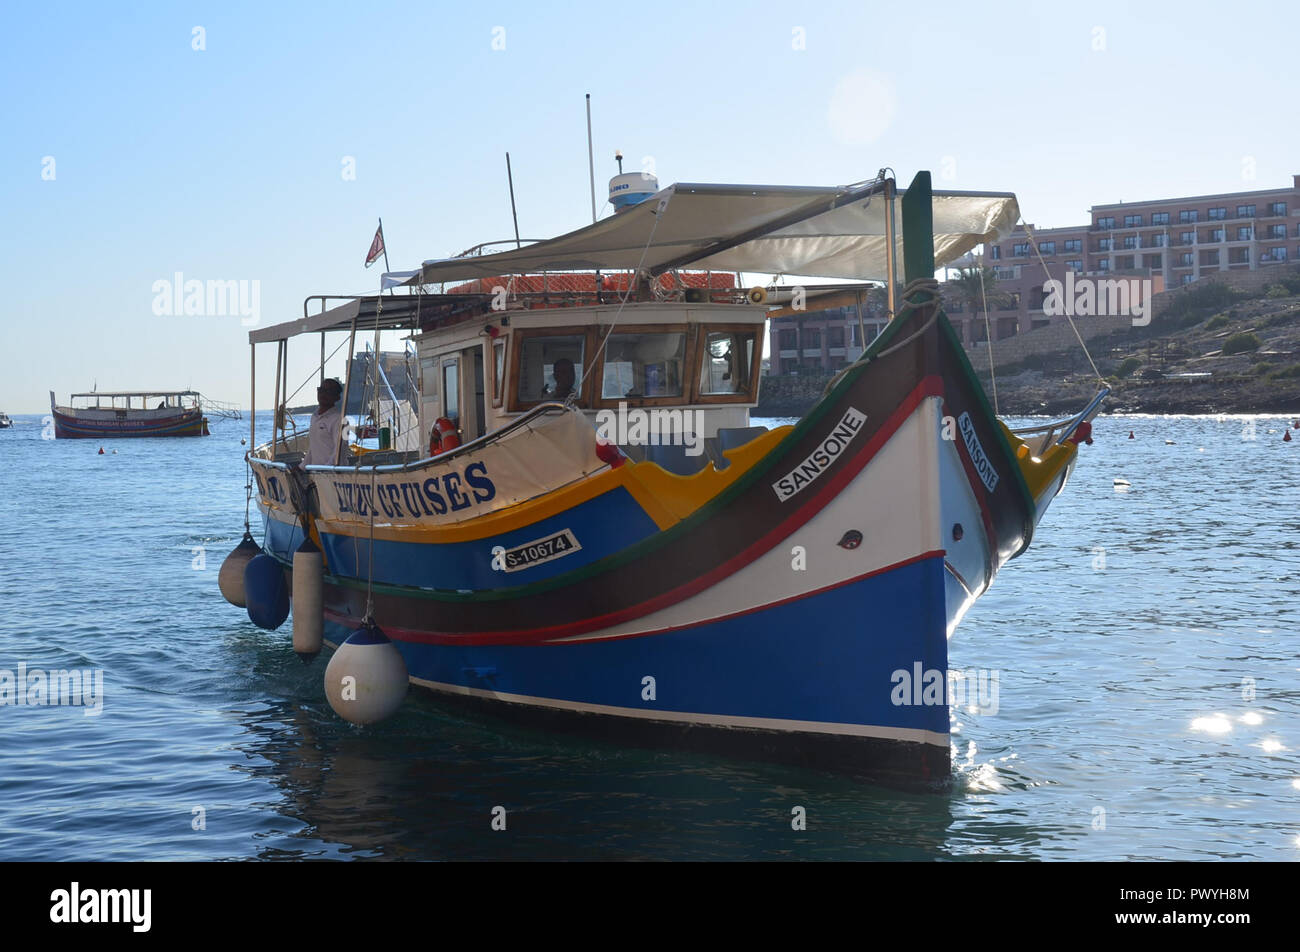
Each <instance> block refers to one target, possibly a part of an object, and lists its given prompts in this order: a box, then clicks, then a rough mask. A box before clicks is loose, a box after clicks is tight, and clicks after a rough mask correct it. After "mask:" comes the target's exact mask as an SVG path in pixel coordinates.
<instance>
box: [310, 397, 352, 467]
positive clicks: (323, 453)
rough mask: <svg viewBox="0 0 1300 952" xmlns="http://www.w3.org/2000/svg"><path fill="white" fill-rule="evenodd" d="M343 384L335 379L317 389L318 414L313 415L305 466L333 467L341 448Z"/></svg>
mask: <svg viewBox="0 0 1300 952" xmlns="http://www.w3.org/2000/svg"><path fill="white" fill-rule="evenodd" d="M342 396H343V384H341V383H339V382H338V381H337V380H335V379H334V378H333V377H331V378H329V379H328V380H326V381H325V382H324V383H322V384H321V385H320V386H319V387H317V388H316V402H317V404H318V406H317V408H316V412H315V413H313V414H312V415H311V429H310V431H309V432H310V434H311V435H310V437H309V438H308V442H307V455H306V457H305V458H304V459H303V461H302V462H303V465H304V466H309V465H316V466H333V465H334V461H335V457H336V455H337V453H338V447H339V428H340V426H341V424H342V422H343V408H342V407H341V406H339V399H340V398H341V397H342Z"/></svg>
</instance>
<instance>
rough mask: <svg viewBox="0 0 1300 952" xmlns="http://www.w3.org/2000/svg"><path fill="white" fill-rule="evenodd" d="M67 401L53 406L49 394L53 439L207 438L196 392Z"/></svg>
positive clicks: (91, 396)
mask: <svg viewBox="0 0 1300 952" xmlns="http://www.w3.org/2000/svg"><path fill="white" fill-rule="evenodd" d="M70 399H71V400H72V403H73V405H71V406H57V405H55V402H54V391H53V390H51V391H50V413H52V414H53V416H54V435H55V437H56V438H57V439H61V440H69V439H113V438H120V437H140V436H207V435H208V418H207V417H205V416H204V415H203V395H202V394H200V393H199V392H198V391H196V390H129V391H119V392H104V391H98V392H92V393H74V394H72V396H71V398H70ZM78 403H80V404H81V405H76V404H78Z"/></svg>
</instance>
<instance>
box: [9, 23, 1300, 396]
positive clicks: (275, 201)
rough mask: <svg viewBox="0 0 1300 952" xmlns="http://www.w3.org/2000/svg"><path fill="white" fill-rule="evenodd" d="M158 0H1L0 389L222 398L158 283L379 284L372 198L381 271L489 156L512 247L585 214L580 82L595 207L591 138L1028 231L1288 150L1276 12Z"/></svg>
mask: <svg viewBox="0 0 1300 952" xmlns="http://www.w3.org/2000/svg"><path fill="white" fill-rule="evenodd" d="M171 6H172V5H164V4H145V5H142V6H141V7H140V8H135V7H134V5H124V4H110V5H99V4H95V5H91V4H57V3H42V4H34V3H33V4H21V5H12V4H11V5H9V6H8V7H7V8H6V11H5V16H4V19H5V24H4V29H3V32H2V33H0V76H2V77H3V83H2V84H0V88H2V89H3V91H4V94H3V96H0V143H2V145H0V183H3V184H2V185H0V209H3V224H4V227H3V228H0V279H3V288H4V293H5V301H4V305H3V312H2V313H3V318H2V319H0V320H3V328H2V329H3V334H2V335H0V353H3V354H4V364H3V374H2V375H0V409H3V410H7V411H9V412H10V413H22V412H40V411H42V410H43V409H45V407H46V406H47V405H48V401H47V396H46V393H47V391H48V390H51V389H53V390H55V391H57V392H58V393H59V395H60V397H61V398H63V397H65V395H66V394H67V393H68V392H69V391H73V390H84V389H89V388H90V386H91V384H92V382H96V381H97V382H98V385H99V387H100V389H133V388H137V387H147V386H153V387H175V388H180V387H186V386H193V387H194V388H196V389H199V390H202V391H203V392H204V393H206V394H208V395H209V396H212V397H215V398H217V399H223V400H232V401H239V402H240V403H241V404H246V403H247V392H248V379H247V378H248V344H247V328H246V327H243V326H241V325H240V320H239V318H238V317H218V316H203V317H183V316H157V315H155V314H154V313H153V309H152V305H153V302H154V291H153V285H154V282H155V281H159V280H164V279H167V280H170V279H171V278H172V276H173V274H174V273H175V272H178V271H179V272H182V273H183V274H184V276H185V277H186V279H199V280H210V279H211V280H237V281H239V280H242V281H254V280H255V281H258V282H260V311H261V323H262V324H263V325H265V324H270V323H276V322H279V321H281V320H288V319H290V318H293V317H294V316H296V315H299V314H301V308H302V300H303V298H304V297H305V296H306V295H308V294H312V293H319V292H356V291H362V290H366V289H369V288H373V287H374V286H375V283H376V281H377V280H378V271H379V269H378V268H373V269H371V270H370V271H366V270H365V269H364V268H363V267H362V263H363V259H364V256H365V252H366V249H367V247H368V246H369V243H370V239H371V237H372V235H373V233H374V229H375V220H376V218H377V217H380V216H382V217H383V219H384V230H385V234H386V237H387V239H388V247H389V255H390V259H391V264H392V267H393V268H394V269H402V268H412V267H415V266H416V265H417V264H418V263H419V262H420V261H421V260H423V259H426V258H432V257H441V256H445V255H448V254H453V253H456V252H458V251H461V250H463V249H464V248H467V247H469V246H471V245H473V244H476V243H478V242H481V241H487V240H493V239H499V238H506V237H508V236H509V235H510V234H511V230H512V226H511V221H510V203H509V197H508V193H507V190H506V179H505V168H504V164H505V163H504V153H505V152H506V151H507V150H509V151H510V153H511V156H512V160H513V163H514V176H515V191H516V195H517V197H518V204H519V224H520V229H521V231H522V232H523V234H524V236H525V237H548V236H551V235H555V234H559V233H561V232H564V231H567V230H569V229H571V228H574V227H578V226H581V225H582V224H584V223H585V222H587V221H589V219H590V201H589V191H588V179H587V154H586V152H587V140H586V124H585V112H584V102H583V94H584V93H586V92H590V93H591V94H592V98H593V118H594V124H595V146H596V164H597V196H598V201H599V200H601V199H602V198H603V195H604V193H605V182H606V181H607V179H608V178H609V176H610V175H612V174H613V173H614V172H615V168H614V164H613V161H612V155H613V151H614V149H615V148H621V149H622V150H623V152H624V155H625V156H626V157H627V158H628V160H629V161H630V162H631V163H632V166H633V167H639V164H640V161H641V157H643V156H652V157H653V158H654V162H655V167H656V171H657V173H658V175H659V178H660V182H661V183H662V184H665V185H666V184H669V183H671V182H674V181H697V182H698V181H704V182H708V181H719V182H752V183H782V184H809V185H831V184H844V183H847V182H851V181H856V180H860V179H864V178H869V177H870V176H871V175H873V174H874V173H875V171H876V170H877V169H878V168H880V167H882V166H886V165H887V166H891V167H893V168H894V169H896V170H897V172H898V174H899V177H900V180H902V181H906V180H907V179H910V177H911V176H912V174H913V173H914V172H915V171H916V170H918V169H922V168H929V169H931V170H933V171H934V173H935V181H936V185H937V186H938V187H948V188H960V189H985V190H1009V191H1014V192H1016V193H1017V194H1018V196H1019V197H1020V203H1021V208H1022V210H1023V212H1024V214H1025V216H1026V218H1027V219H1028V220H1030V221H1032V222H1034V223H1035V224H1037V225H1039V226H1053V225H1067V224H1073V223H1078V222H1082V221H1084V220H1085V215H1086V211H1087V208H1088V207H1089V205H1091V204H1094V203H1103V202H1113V201H1119V200H1137V199H1145V198H1158V197H1165V196H1177V195H1184V194H1201V193H1206V192H1217V191H1228V190H1237V189H1247V188H1266V187H1275V186H1280V185H1284V184H1289V182H1290V177H1291V175H1292V174H1293V173H1296V172H1300V124H1297V123H1296V122H1295V121H1294V116H1291V118H1290V119H1288V118H1287V116H1288V113H1287V109H1286V108H1285V104H1287V103H1290V104H1291V105H1292V107H1293V106H1294V101H1295V95H1296V90H1297V89H1300V67H1298V66H1297V65H1296V59H1295V50H1294V49H1293V47H1294V46H1295V43H1296V42H1297V38H1298V37H1300V13H1297V7H1296V5H1295V4H1294V3H1250V4H1239V5H1232V4H1225V3H1222V2H1215V3H1210V2H1195V0H1194V2H1176V3H1140V4H1131V3H1128V2H1121V3H1109V2H1095V3H1089V4H1071V5H1069V6H1068V7H1066V6H1063V5H1058V4H1043V5H1041V6H1039V5H1029V4H1023V3H1014V4H1005V5H1004V4H996V3H993V4H988V3H985V4H979V3H930V4H923V5H917V6H914V7H908V6H906V5H902V6H899V7H895V8H893V9H890V10H886V8H883V7H876V6H873V7H870V8H869V7H868V6H867V5H866V4H863V3H860V2H854V3H845V4H842V5H839V4H813V3H794V2H789V0H782V2H761V0H760V2H757V3H741V4H734V5H733V4H723V3H662V4H649V5H633V6H629V5H627V4H612V3H606V4H593V3H582V4H576V5H573V6H571V7H569V8H568V9H566V10H564V11H563V12H559V10H558V9H557V8H555V7H553V6H552V5H549V4H533V3H527V4H524V3H520V4H491V3H481V4H472V5H471V4H433V3H427V2H423V3H411V4H381V3H357V2H352V3H310V4H307V3H302V4H289V5H285V6H283V7H282V6H281V5H280V4H267V3H264V2H258V3H243V2H222V3H210V4H207V3H205V4H195V5H192V6H189V7H188V8H184V9H183V10H182V8H181V5H176V9H172V8H171ZM195 27H201V28H202V33H201V40H202V45H203V46H204V47H205V48H204V49H201V50H196V49H194V46H195V45H196V42H197V38H196V36H195V33H194V28H195ZM498 27H500V28H503V30H504V33H502V32H501V31H499V30H496V29H495V28H498ZM800 30H801V31H802V33H800V32H798V31H800ZM1098 30H1100V31H1104V32H1101V33H1099V32H1098ZM494 39H495V40H496V41H497V44H498V45H500V42H501V40H502V39H503V40H504V47H505V48H504V49H499V50H498V49H494V48H493V43H494ZM800 41H802V45H803V47H804V48H802V49H798V48H796V47H797V46H799V45H800ZM47 156H48V157H52V158H53V160H54V161H53V167H52V171H53V178H49V177H48V176H49V172H50V170H51V167H50V163H49V162H48V161H47V159H46V157H47ZM349 156H351V157H353V158H354V159H355V179H354V180H348V179H346V178H345V177H344V175H343V174H342V173H343V171H344V161H345V157H349ZM1247 157H1249V159H1250V160H1252V161H1253V170H1254V175H1255V177H1254V179H1253V180H1247V179H1246V178H1245V177H1244V176H1243V160H1244V159H1246V158H1247ZM608 213H609V209H608V206H605V209H604V212H603V213H602V214H608ZM316 353H317V352H316V345H315V344H307V343H304V344H302V345H301V346H300V348H299V353H298V359H297V360H296V361H295V367H294V383H295V384H296V383H297V382H298V380H300V379H302V377H304V376H306V375H307V374H308V373H309V372H310V369H311V361H312V360H313V359H314V358H315V355H316ZM271 355H272V350H271V348H263V349H260V353H259V358H260V359H259V367H261V368H265V370H266V372H265V374H262V373H259V382H258V390H259V395H268V396H269V393H270V389H271V367H272V357H271ZM332 369H335V370H337V369H341V365H336V367H334V368H332ZM310 389H311V388H308V390H309V391H310ZM303 402H307V401H303ZM259 403H263V404H264V403H265V401H264V400H259Z"/></svg>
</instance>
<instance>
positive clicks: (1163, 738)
mask: <svg viewBox="0 0 1300 952" xmlns="http://www.w3.org/2000/svg"><path fill="white" fill-rule="evenodd" d="M1255 419H1256V435H1257V437H1258V438H1257V439H1255V440H1253V441H1250V440H1243V439H1242V432H1243V426H1244V423H1243V418H1232V417H1230V418H1223V419H1216V418H1212V417H1125V418H1109V419H1106V418H1103V419H1102V420H1101V421H1100V422H1099V423H1098V424H1097V426H1096V437H1097V442H1096V444H1095V445H1094V446H1092V447H1085V448H1084V452H1083V459H1082V461H1081V463H1080V465H1079V467H1078V469H1077V470H1076V472H1075V475H1074V478H1073V479H1072V481H1071V483H1070V485H1069V486H1068V487H1067V489H1066V492H1065V493H1064V494H1063V495H1062V496H1061V497H1060V498H1058V499H1057V501H1056V503H1055V504H1054V506H1053V508H1052V510H1051V512H1050V513H1049V514H1048V516H1047V519H1046V520H1045V522H1044V524H1043V525H1042V526H1041V527H1040V530H1039V537H1038V538H1037V539H1036V540H1035V543H1034V546H1033V547H1032V548H1031V549H1030V550H1029V552H1028V553H1026V554H1025V555H1024V556H1023V557H1021V558H1020V559H1019V560H1017V561H1015V562H1013V563H1012V564H1011V565H1010V566H1008V567H1007V569H1006V570H1004V572H1003V573H1002V574H1001V576H999V578H998V580H997V581H996V583H995V584H994V586H993V588H992V590H991V591H990V592H989V593H988V594H987V595H986V596H984V598H982V599H981V600H980V601H979V602H978V603H977V605H976V606H975V608H974V609H973V610H972V612H971V613H970V615H968V616H967V618H966V619H965V621H964V622H963V624H962V626H961V628H960V629H959V630H958V632H957V634H956V636H955V637H954V639H953V641H952V645H951V666H952V667H953V668H959V669H970V668H982V669H989V670H995V671H996V672H997V673H998V685H999V697H998V706H997V710H996V713H987V714H980V713H970V712H968V711H966V710H960V711H955V712H954V719H955V721H956V724H957V727H958V731H959V732H958V733H957V734H956V735H955V742H956V748H957V751H958V755H959V756H958V757H957V765H958V766H957V776H956V782H955V783H954V785H953V788H952V790H951V791H949V792H947V793H898V792H895V791H891V790H885V789H881V788H877V787H873V786H869V785H865V784H862V783H859V782H855V781H851V780H847V779H843V778H838V777H834V776H827V775H823V774H819V773H813V772H806V771H800V770H794V769H791V768H782V767H773V766H768V765H763V764H752V763H741V762H730V761H725V760H719V759H714V758H708V757H703V756H689V755H680V754H676V753H661V752H645V751H628V750H620V749H617V748H615V747H611V746H602V745H600V744H595V743H589V742H583V741H575V740H571V739H555V738H551V737H548V736H545V735H538V734H532V733H528V732H526V731H522V730H518V729H507V728H502V727H501V726H500V725H498V724H496V723H489V722H486V721H475V720H468V719H462V718H458V717H455V716H449V715H448V714H446V713H444V712H443V711H441V710H440V709H439V708H437V707H436V706H435V705H434V704H433V703H432V702H430V701H429V700H427V699H426V698H425V697H423V696H422V695H419V694H412V695H411V696H410V697H408V700H407V702H406V704H405V706H404V708H403V709H402V711H401V712H400V713H399V714H398V715H397V716H396V717H394V718H393V719H392V720H390V721H388V722H386V723H384V724H382V725H379V726H377V727H371V728H366V729H362V728H355V727H351V726H349V725H346V724H344V723H343V722H341V721H340V720H338V719H337V718H336V717H335V716H334V715H333V713H332V712H331V711H330V709H329V707H328V704H327V703H326V701H325V699H324V694H323V691H322V687H321V679H322V675H323V673H324V669H325V665H326V663H327V658H326V657H325V656H322V657H321V658H318V659H317V660H316V661H315V662H313V663H312V664H311V665H303V664H302V663H301V662H299V661H298V659H297V658H296V657H295V656H294V654H293V653H292V651H290V649H289V646H288V640H289V629H288V626H286V627H285V628H283V629H282V630H281V631H279V632H275V633H269V632H263V631H261V630H259V629H257V628H255V627H254V626H253V625H252V624H251V623H250V622H249V621H248V620H247V617H246V616H245V614H244V613H243V611H242V610H240V609H236V608H233V607H231V606H230V605H228V604H226V602H225V601H224V600H223V599H222V597H221V595H220V594H219V592H218V590H217V584H216V577H217V570H218V569H219V568H220V565H221V561H222V559H223V558H224V557H225V555H226V553H227V552H228V551H229V550H230V549H231V548H233V547H234V545H235V544H236V542H237V541H238V539H239V535H240V532H241V530H242V522H243V512H244V495H243V475H244V471H243V465H242V451H243V448H242V447H240V445H239V440H240V437H241V436H244V435H246V433H247V425H246V423H245V424H240V423H230V422H222V423H217V424H214V425H213V428H212V433H213V435H212V437H211V438H209V439H187V440H135V441H108V442H106V443H105V448H106V449H107V450H109V451H110V452H109V454H108V455H105V456H98V455H97V454H96V450H97V449H98V445H97V444H94V443H91V442H87V441H62V440H60V441H54V440H43V439H42V438H41V431H42V428H41V425H40V422H39V420H40V418H39V417H19V418H16V420H17V426H16V427H15V428H14V429H12V430H8V431H0V454H2V456H3V460H4V466H5V469H6V471H7V473H8V478H7V480H6V487H5V491H4V492H3V493H2V494H0V526H2V528H0V604H3V606H4V608H5V613H6V617H5V619H4V625H3V633H2V634H0V669H8V670H11V671H12V670H16V669H17V666H18V664H19V663H20V662H25V663H26V664H27V665H28V666H29V668H32V669H35V668H41V669H59V668H73V667H78V668H87V667H96V668H102V669H103V672H104V679H105V684H104V691H105V697H104V701H103V710H102V713H101V714H100V715H98V716H86V715H85V713H84V711H83V709H81V708H78V707H3V708H0V778H3V780H2V781H0V782H2V783H3V789H4V793H5V795H4V796H3V797H2V798H0V859H5V860H14V859H115V860H144V859H159V860H177V859H217V858H223V859H224V858H266V859H279V858H300V857H354V856H355V857H383V858H406V859H471V858H472V859H494V858H498V859H506V858H534V859H540V858H582V859H750V858H756V859H791V858H814V859H918V860H925V859H964V858H1022V859H1030V858H1036V859H1108V860H1110V859H1126V858H1132V859H1153V860H1154V859H1168V860H1188V859H1207V858H1223V859H1274V860H1276V859H1282V860H1290V859H1296V858H1300V809H1297V806H1300V759H1298V757H1297V750H1300V488H1298V486H1300V478H1298V477H1300V434H1297V440H1296V441H1293V442H1291V443H1282V442H1281V441H1280V440H1281V433H1282V427H1283V423H1282V421H1281V420H1280V418H1276V417H1272V418H1269V417H1259V418H1255ZM264 426H265V424H263V423H261V422H259V431H260V432H263V433H265V432H266V429H265V428H264ZM1130 429H1132V430H1134V431H1135V432H1136V434H1137V437H1138V438H1137V439H1135V440H1132V441H1130V440H1127V439H1126V437H1127V436H1128V432H1129V430H1130ZM1165 440H1173V441H1174V445H1166V443H1165ZM111 450H116V451H117V452H116V454H113V453H112V452H111ZM1117 477H1122V478H1124V479H1127V480H1129V481H1130V482H1131V484H1132V485H1131V487H1129V488H1128V491H1126V492H1118V491H1116V489H1115V487H1114V485H1113V481H1114V479H1115V478H1117ZM1103 550H1104V551H1103ZM201 555H202V556H204V557H205V561H206V564H205V565H204V564H203V562H202V561H200V556H201ZM1103 559H1104V563H1103ZM498 805H500V806H504V807H505V808H506V810H507V829H506V830H505V831H504V832H499V831H493V830H492V829H491V825H490V824H491V819H492V809H493V807H495V806H498ZM795 806H802V807H804V808H805V810H806V811H807V830H806V831H804V832H794V831H792V830H791V823H790V820H791V810H792V808H793V807H795ZM196 808H202V814H201V816H202V819H203V821H204V823H205V828H204V829H198V830H196V829H194V828H193V827H194V825H195V822H196V821H195V817H196V816H198V815H199V814H196V812H195V810H196Z"/></svg>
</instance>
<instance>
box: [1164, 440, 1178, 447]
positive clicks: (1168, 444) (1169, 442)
mask: <svg viewBox="0 0 1300 952" xmlns="http://www.w3.org/2000/svg"><path fill="white" fill-rule="evenodd" d="M1177 445H1178V444H1177V443H1175V442H1174V441H1173V440H1165V446H1177Z"/></svg>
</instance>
